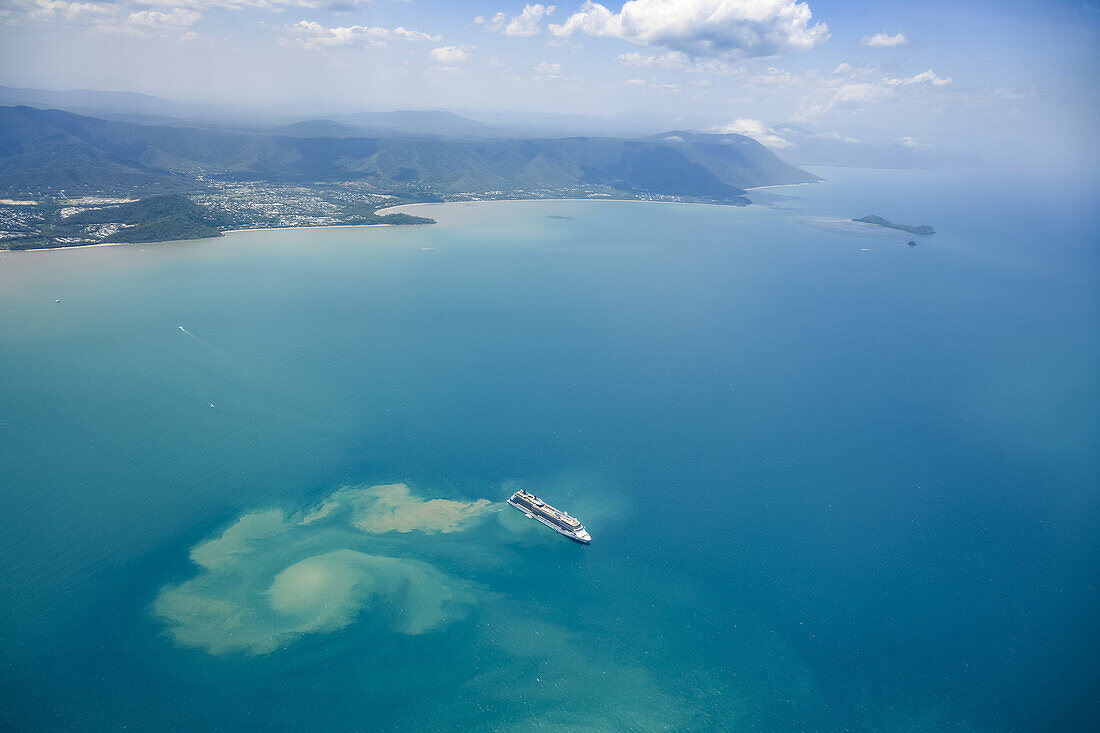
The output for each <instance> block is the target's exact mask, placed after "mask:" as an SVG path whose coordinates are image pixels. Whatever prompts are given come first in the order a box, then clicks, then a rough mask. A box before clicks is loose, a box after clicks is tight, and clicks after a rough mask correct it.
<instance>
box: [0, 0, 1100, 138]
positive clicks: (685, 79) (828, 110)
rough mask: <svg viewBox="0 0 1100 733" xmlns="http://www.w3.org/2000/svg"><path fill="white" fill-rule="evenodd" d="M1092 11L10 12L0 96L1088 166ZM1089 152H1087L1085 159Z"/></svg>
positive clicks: (229, 6)
mask: <svg viewBox="0 0 1100 733" xmlns="http://www.w3.org/2000/svg"><path fill="white" fill-rule="evenodd" d="M1098 38H1100V0H1096V2H1069V3H1057V2H1045V3H1040V2H1010V3H992V2H938V1H934V2H920V3H915V2H891V1H890V0H884V1H880V2H840V1H838V0H806V1H805V2H795V0H631V1H629V2H625V3H623V2H617V1H614V0H608V1H605V2H604V3H591V2H583V1H581V2H577V1H576V0H563V1H562V2H558V3H553V4H550V3H542V4H524V3H519V2H499V1H496V2H487V1H482V0H477V1H473V2H446V3H444V2H428V0H408V1H402V2H394V1H391V0H78V1H76V2H70V1H69V0H0V83H3V84H6V85H9V86H25V87H39V88H50V89H73V88H84V89H108V90H132V91H142V92H147V93H151V94H156V95H160V96H166V97H170V98H174V99H182V100H196V101H212V102H236V103H242V104H248V105H257V106H267V107H279V108H283V109H289V108H293V109H296V110H304V111H313V110H315V111H317V112H322V113H323V112H326V111H335V110H351V109H362V108H371V109H395V108H429V109H438V108H449V109H459V110H461V109H482V110H486V109H509V110H521V111H557V112H570V113H576V114H591V115H613V114H622V113H628V112H634V111H644V112H651V113H661V114H667V115H670V116H680V117H681V118H682V119H683V121H684V123H685V125H687V126H692V127H695V128H698V129H713V130H733V131H743V132H746V133H748V134H752V135H754V136H756V137H757V138H758V139H761V140H762V141H763V142H765V143H766V144H770V145H773V146H774V147H777V148H781V147H783V146H784V145H785V144H789V141H787V140H785V139H784V137H783V135H782V134H781V133H780V132H779V131H777V130H776V126H777V125H780V124H781V123H785V122H793V123H796V124H798V125H800V126H802V127H805V128H806V129H809V130H811V131H813V132H815V133H817V134H822V135H834V136H837V137H839V138H844V139H859V140H866V141H869V142H879V143H884V142H890V143H895V144H905V145H910V146H930V147H936V146H939V147H953V148H954V149H965V148H967V147H968V146H977V147H982V146H987V147H988V146H989V145H990V144H991V141H994V142H995V143H996V145H998V146H1001V147H1005V146H1009V145H1017V146H1020V145H1028V144H1032V143H1033V144H1034V145H1035V146H1036V148H1040V149H1042V151H1043V152H1041V153H1037V155H1038V156H1039V157H1043V156H1046V155H1048V149H1050V150H1053V149H1058V150H1064V151H1065V152H1068V151H1069V150H1071V149H1075V150H1076V152H1075V153H1074V154H1073V155H1074V156H1075V157H1078V156H1079V154H1080V151H1081V148H1082V147H1085V148H1088V151H1087V152H1088V154H1089V155H1093V156H1094V155H1095V152H1096V143H1095V142H1093V141H1092V137H1093V136H1094V132H1095V130H1094V128H1095V126H1096V119H1097V113H1098V111H1100V105H1098V103H1097V99H1098V90H1097V87H1098V86H1100V85H1098V84H1097V81H1098V73H1097V72H1098V69H1100V52H1098V47H1100V46H1098ZM1090 146H1091V147H1090Z"/></svg>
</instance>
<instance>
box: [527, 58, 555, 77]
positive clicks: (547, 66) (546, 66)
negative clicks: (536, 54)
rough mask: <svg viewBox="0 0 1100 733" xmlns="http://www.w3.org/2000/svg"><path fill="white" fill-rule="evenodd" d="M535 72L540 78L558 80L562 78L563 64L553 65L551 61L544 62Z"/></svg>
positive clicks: (536, 67) (535, 68)
mask: <svg viewBox="0 0 1100 733" xmlns="http://www.w3.org/2000/svg"><path fill="white" fill-rule="evenodd" d="M533 71H534V72H535V73H536V74H537V75H539V76H548V77H551V78H558V77H560V76H561V64H552V63H550V62H549V61H543V62H542V63H540V64H538V65H537V66H535V67H534V69H533Z"/></svg>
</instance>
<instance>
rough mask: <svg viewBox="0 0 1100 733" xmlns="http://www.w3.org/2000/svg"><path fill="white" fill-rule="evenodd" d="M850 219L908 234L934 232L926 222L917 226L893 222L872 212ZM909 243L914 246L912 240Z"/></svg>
mask: <svg viewBox="0 0 1100 733" xmlns="http://www.w3.org/2000/svg"><path fill="white" fill-rule="evenodd" d="M852 221H858V222H862V223H863V224H877V225H878V226H880V227H886V228H887V229H898V230H900V231H903V232H909V233H910V234H922V235H923V234H935V233H936V230H935V229H933V228H932V227H930V226H928V225H927V224H920V225H918V226H915V227H914V226H908V225H906V224H895V223H894V222H892V221H887V220H886V219H883V218H882V217H881V216H875V215H874V214H868V215H867V216H865V217H863V218H862V219H852ZM910 245H912V246H916V244H915V243H914V242H910Z"/></svg>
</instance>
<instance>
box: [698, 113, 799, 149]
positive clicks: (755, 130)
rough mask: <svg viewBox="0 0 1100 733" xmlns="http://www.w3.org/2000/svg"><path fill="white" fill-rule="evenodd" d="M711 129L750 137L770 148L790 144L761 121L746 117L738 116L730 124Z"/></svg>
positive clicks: (725, 133)
mask: <svg viewBox="0 0 1100 733" xmlns="http://www.w3.org/2000/svg"><path fill="white" fill-rule="evenodd" d="M713 131H714V132H718V133H721V134H723V135H729V134H734V135H744V136H745V137H751V138H752V139H753V140H755V141H756V142H758V143H760V144H761V145H767V146H768V147H770V148H787V147H790V145H791V143H789V142H787V141H786V140H785V139H784V138H782V137H780V136H779V135H777V134H775V132H773V131H771V130H769V129H768V128H767V127H765V126H764V123H763V122H760V121H759V120H754V119H750V118H748V117H738V118H737V119H736V120H734V121H733V122H731V123H730V124H728V125H721V126H718V127H716V128H714V130H713Z"/></svg>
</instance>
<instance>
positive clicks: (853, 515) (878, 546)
mask: <svg viewBox="0 0 1100 733" xmlns="http://www.w3.org/2000/svg"><path fill="white" fill-rule="evenodd" d="M817 172H819V173H820V174H822V175H824V176H825V177H826V178H827V179H828V181H827V182H826V183H823V184H818V185H813V186H803V187H792V188H778V189H768V190H760V191H756V192H754V193H753V199H754V200H756V201H758V202H760V204H759V205H755V206H751V207H748V208H742V209H738V208H727V207H714V206H687V205H670V204H645V203H633V202H619V203H617V202H583V201H580V202H565V201H558V202H496V203H481V204H473V205H464V204H450V205H445V206H441V207H425V208H424V212H423V213H426V214H427V215H430V216H433V217H435V218H437V219H438V220H439V222H440V223H439V224H438V225H436V226H433V227H417V228H412V227H410V228H398V227H374V228H351V229H328V230H297V231H280V232H250V233H242V234H234V235H230V236H229V237H227V238H225V239H218V240H206V241H200V242H189V243H179V244H167V245H136V246H126V247H100V248H90V249H79V250H69V251H57V252H38V253H11V254H7V255H3V256H0V499H2V500H3V504H2V506H3V507H4V511H3V512H0V728H3V729H6V730H44V729H58V728H62V729H80V730H101V729H104V728H121V727H123V726H129V727H131V728H136V729H150V728H161V729H192V730H207V729H211V728H220V729H235V728H280V729H303V728H323V729H365V730H409V731H422V730H429V729H464V728H468V729H484V730H525V729H536V730H661V729H670V730H729V729H743V730H762V731H775V730H840V729H850V730H902V729H904V730H923V729H929V730H933V729H935V730H940V729H951V730H955V729H958V730H985V731H1002V730H1055V729H1059V730H1073V729H1080V730H1085V729H1088V728H1089V726H1090V725H1091V724H1092V723H1093V722H1094V721H1095V720H1096V716H1097V715H1100V700H1098V696H1097V692H1096V691H1097V689H1100V684H1098V682H1100V630H1098V623H1097V620H1098V617H1100V614H1098V598H1097V583H1098V581H1100V577H1098V576H1100V572H1098V571H1100V535H1098V531H1097V530H1098V528H1100V527H1098V525H1100V521H1098V520H1100V493H1098V490H1097V487H1098V486H1100V295H1098V293H1100V287H1098V286H1100V267H1098V266H1100V254H1098V251H1097V247H1096V243H1097V231H1098V224H1100V215H1098V214H1097V210H1096V208H1095V205H1094V204H1095V199H1096V191H1097V188H1096V185H1095V181H1065V180H1058V179H1055V178H1049V179H1048V178H1042V177H1036V176H1035V175H1034V174H1029V175H1028V176H1024V175H1022V174H1015V173H1004V172H998V173H978V172H974V171H928V172H913V171H856V170H840V169H822V170H819V171H817ZM417 213H420V212H417ZM869 213H875V214H879V215H882V216H885V217H886V218H888V219H892V220H894V221H900V222H905V223H912V224H917V223H930V224H932V225H934V226H935V227H936V229H937V234H935V235H933V236H931V237H927V238H920V240H919V246H917V247H908V246H906V245H905V241H906V240H907V239H909V237H905V236H904V235H898V234H897V233H891V232H889V231H886V230H873V229H872V230H867V229H864V230H862V231H860V230H859V229H858V228H852V227H847V228H846V227H845V226H843V225H841V224H839V223H838V222H837V221H836V220H840V219H848V218H851V217H857V216H863V215H865V214H869ZM868 231H869V232H870V233H868ZM55 299H60V300H61V302H60V303H55V302H54V301H55ZM180 326H183V327H184V329H186V330H184V331H181V330H180V328H179V327H180ZM211 405H213V407H211ZM392 483H404V484H406V485H407V486H408V487H409V489H408V494H407V495H405V494H402V493H401V492H402V491H403V489H397V490H396V491H397V493H396V494H393V495H395V496H398V497H399V500H398V502H397V503H398V504H399V506H396V505H392V504H385V501H383V499H380V498H379V497H381V496H391V493H392V491H393V490H392V489H391V490H385V491H383V490H377V489H374V490H372V489H369V488H367V487H372V486H377V485H381V484H392ZM519 486H526V487H528V488H531V489H532V490H534V491H536V493H539V494H541V495H542V496H544V497H545V498H546V499H547V500H549V501H551V502H552V503H555V504H558V505H560V506H562V507H563V508H566V509H569V510H571V511H572V512H573V513H574V514H576V515H577V516H578V517H580V519H581V520H582V521H585V523H586V524H587V525H588V528H589V530H590V531H591V533H592V535H593V538H594V540H593V543H592V545H591V546H589V547H581V546H579V545H575V544H572V543H569V542H568V541H567V540H565V539H564V538H560V537H558V536H556V535H553V534H552V533H550V532H549V531H548V530H546V529H545V528H542V527H541V526H540V525H536V524H535V523H533V522H529V521H528V520H526V519H525V518H524V517H523V516H522V515H521V514H519V513H518V512H515V511H513V510H508V511H501V510H500V506H499V502H501V501H503V500H504V499H505V498H507V496H508V494H509V493H510V491H511V490H512V489H513V488H516V487H519ZM342 487H353V488H350V489H348V490H346V491H344V492H343V493H340V494H336V493H335V492H337V491H338V490H340V489H341V488H342ZM386 492H391V493H386ZM326 497H327V498H328V501H329V504H327V505H324V506H329V507H330V508H331V507H336V508H335V509H333V510H332V513H331V514H325V515H324V516H320V515H319V514H315V515H310V514H309V512H310V511H311V510H315V509H317V507H318V506H321V505H322V502H323V501H324V500H325V499H326ZM429 499H436V500H444V501H443V502H434V503H430V504H429V503H424V502H425V500H429ZM478 499H487V500H489V501H490V502H492V503H491V504H489V505H487V506H486V505H485V503H480V504H475V503H474V502H475V501H476V500H478ZM357 502H358V503H357ZM395 506H396V508H395ZM325 511H328V510H325ZM385 522H390V523H391V524H385ZM394 523H396V524H394ZM357 525H358V526H357Z"/></svg>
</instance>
